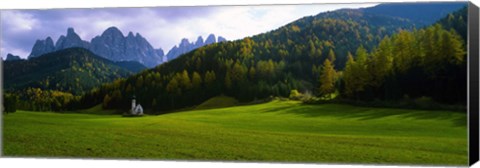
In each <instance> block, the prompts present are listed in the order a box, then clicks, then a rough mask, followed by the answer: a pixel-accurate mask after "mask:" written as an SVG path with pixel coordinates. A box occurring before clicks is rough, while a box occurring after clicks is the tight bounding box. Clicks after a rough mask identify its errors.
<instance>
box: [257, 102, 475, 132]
mask: <svg viewBox="0 0 480 168" xmlns="http://www.w3.org/2000/svg"><path fill="white" fill-rule="evenodd" d="M261 112H279V113H287V114H295V115H300V116H303V117H320V116H327V117H337V118H345V119H358V120H374V119H380V118H385V117H392V116H396V117H400V118H413V119H420V120H427V119H434V120H437V119H438V120H449V121H451V122H452V124H454V125H455V126H464V127H465V126H467V115H466V113H461V112H456V111H438V110H411V109H395V108H378V107H358V106H353V105H345V104H321V105H306V104H298V105H293V106H284V105H280V106H279V107H272V108H269V109H268V110H263V111H261Z"/></svg>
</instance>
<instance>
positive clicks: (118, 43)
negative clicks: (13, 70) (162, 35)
mask: <svg viewBox="0 0 480 168" xmlns="http://www.w3.org/2000/svg"><path fill="white" fill-rule="evenodd" d="M72 47H81V48H85V49H88V50H90V51H92V52H93V53H95V54H96V55H99V56H102V57H104V58H106V59H109V60H111V61H137V62H140V63H142V64H143V65H145V66H147V67H154V66H156V65H158V64H161V63H162V62H163V57H164V55H163V50H161V49H154V48H153V47H152V45H150V43H149V42H148V41H147V40H146V39H145V38H144V37H143V36H141V35H140V34H139V33H137V34H135V35H133V33H132V32H129V33H128V35H127V36H126V37H125V36H123V34H122V32H121V31H120V30H119V29H118V28H116V27H110V28H108V29H106V30H105V31H104V32H103V33H102V35H100V36H96V37H94V38H93V39H92V40H91V41H90V42H87V41H84V40H82V39H81V38H80V36H78V34H77V33H75V30H74V29H73V28H68V30H67V35H66V36H64V35H62V36H60V37H59V38H58V40H57V41H56V42H55V44H54V42H53V40H52V39H51V38H50V37H47V38H46V39H45V40H37V41H36V42H35V44H34V46H33V48H32V52H31V53H30V56H29V58H34V57H38V56H40V55H43V54H46V53H50V52H54V51H59V50H62V49H67V48H72Z"/></svg>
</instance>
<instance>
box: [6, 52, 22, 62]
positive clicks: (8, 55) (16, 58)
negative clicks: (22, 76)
mask: <svg viewBox="0 0 480 168" xmlns="http://www.w3.org/2000/svg"><path fill="white" fill-rule="evenodd" d="M16 60H22V58H20V56H17V55H13V54H10V53H8V54H7V58H6V59H5V61H16Z"/></svg>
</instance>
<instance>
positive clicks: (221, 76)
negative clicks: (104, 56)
mask: <svg viewBox="0 0 480 168" xmlns="http://www.w3.org/2000/svg"><path fill="white" fill-rule="evenodd" d="M461 4H463V5H466V3H461ZM377 7H378V6H377ZM379 7H382V8H385V7H383V6H379ZM389 7H390V8H391V9H392V10H395V8H396V6H395V5H390V6H389ZM372 8H376V7H372ZM459 8H461V7H459ZM459 8H458V9H459ZM368 10H369V9H341V10H336V11H331V12H325V13H320V14H318V15H315V16H308V17H304V18H301V19H298V20H296V21H294V22H291V23H289V24H287V25H285V26H282V27H280V28H278V29H275V30H272V31H269V32H266V33H262V34H259V35H255V36H252V37H246V38H244V39H241V40H236V41H229V42H223V43H215V44H211V45H207V46H204V47H200V48H197V49H195V50H192V51H190V52H187V53H185V54H183V55H181V56H179V57H178V58H176V59H174V60H171V61H169V62H167V63H164V64H161V65H159V66H157V67H155V68H153V69H149V70H146V71H142V72H141V73H139V74H136V75H134V76H131V77H129V78H127V79H125V80H119V81H117V83H116V85H119V87H118V88H134V89H103V90H100V91H98V92H96V93H90V94H87V95H85V96H84V97H83V98H82V100H84V101H83V102H85V104H84V105H85V106H86V107H88V106H93V105H96V104H99V103H101V102H99V101H94V100H101V98H102V97H104V96H107V95H109V96H111V95H112V94H113V93H114V92H121V93H122V96H123V98H120V99H117V100H115V101H111V102H109V103H108V104H106V106H105V107H107V108H117V109H118V108H124V106H123V105H124V104H128V101H129V100H128V97H130V96H132V95H133V94H135V95H136V97H137V101H138V102H140V103H142V106H143V107H144V108H145V109H146V110H147V111H148V110H151V109H153V110H154V111H168V110H172V109H178V108H184V107H191V106H194V105H198V104H199V103H201V102H203V101H205V100H208V99H209V98H211V97H214V96H218V95H222V94H223V95H228V96H232V97H235V98H236V99H237V100H239V101H242V102H248V101H253V100H256V99H257V100H258V99H263V98H267V97H270V96H282V97H288V96H289V93H290V91H291V90H298V91H300V92H302V93H305V92H310V93H314V94H319V92H320V91H319V84H320V82H319V78H320V76H321V73H323V71H324V70H323V69H324V68H323V67H324V64H326V62H327V61H326V60H327V58H328V60H330V61H329V62H333V66H330V67H333V69H334V70H335V71H339V74H341V71H344V68H345V66H346V62H347V60H348V59H347V58H352V59H360V61H358V62H359V64H360V63H362V64H364V62H367V63H371V64H372V65H374V66H370V67H373V68H375V66H377V65H379V63H382V62H386V61H378V60H381V58H382V57H380V58H377V57H378V56H377V55H380V56H383V55H382V54H378V53H376V52H379V51H378V49H376V47H377V46H379V43H380V44H382V45H381V46H382V47H384V46H385V44H383V43H386V44H390V46H388V47H392V46H394V48H395V51H396V52H394V54H395V55H398V54H403V53H404V52H398V51H401V49H399V47H397V46H400V45H405V44H404V43H405V42H404V41H403V40H409V39H410V40H411V39H412V38H413V37H415V36H412V34H411V33H409V32H410V31H414V30H415V28H421V27H420V25H421V24H422V22H420V21H416V20H410V19H407V18H401V17H397V16H389V15H384V14H375V13H372V12H365V11H368ZM438 10H443V7H438ZM421 11H422V9H419V8H417V10H416V11H415V12H417V13H419V12H421ZM429 12H433V13H437V14H438V12H436V11H434V10H429ZM439 17H440V16H439ZM429 21H431V20H429ZM432 27H433V26H432ZM432 27H430V28H429V29H428V31H426V32H429V33H435V32H441V33H442V34H444V36H445V37H447V38H451V37H452V39H449V40H452V41H455V40H456V39H455V38H453V37H455V36H454V35H452V34H450V32H448V31H445V30H443V29H441V28H439V27H438V26H435V27H433V28H432ZM417 32H418V31H417ZM419 32H422V33H423V32H425V31H419ZM446 32H448V33H446ZM416 34H419V33H416ZM405 36H408V38H407V37H405ZM390 38H392V39H394V41H393V40H392V41H390V40H389V39H390ZM210 39H211V38H210ZM424 39H426V38H424ZM415 40H417V39H415ZM197 41H202V40H197ZM205 41H209V40H208V38H207V40H205ZM427 41H428V40H427ZM381 42H382V43H381ZM431 42H435V43H439V41H438V39H434V38H433V39H432V41H431ZM204 43H206V42H204ZM412 43H413V42H412ZM418 43H420V42H418ZM422 43H424V42H423V41H422ZM188 44H191V43H190V42H188V41H187V40H182V42H181V43H180V45H179V46H183V48H185V50H187V49H188V46H190V45H188ZM392 44H393V45H392ZM457 44H458V43H457ZM442 45H445V46H447V44H446V43H443V44H442ZM388 47H387V48H388ZM457 47H459V46H457ZM174 48H176V49H177V50H180V49H179V48H180V47H177V46H175V47H174ZM446 48H448V47H446ZM457 49H458V48H457ZM171 51H172V50H171ZM386 51H391V50H386ZM456 51H458V50H456ZM368 53H372V54H368ZM168 55H169V54H167V56H168ZM349 55H354V56H352V57H349ZM370 55H376V56H375V59H376V60H371V58H365V59H368V61H363V59H362V58H364V57H370ZM357 56H360V58H357ZM398 57H402V58H403V57H404V56H403V55H402V56H398ZM397 63H399V64H401V65H402V66H406V67H408V65H410V64H412V63H408V62H407V63H405V62H402V60H400V61H398V62H397ZM362 66H364V65H362ZM395 66H396V67H397V66H399V65H395ZM364 67H367V66H364ZM397 68H398V67H397ZM362 72H363V71H362ZM376 72H378V73H380V72H381V71H376V70H375V69H369V71H368V72H366V73H365V74H368V73H372V74H375V73H376ZM455 72H459V71H456V70H455ZM398 74H401V73H400V72H398ZM411 74H414V75H415V74H422V73H418V72H415V71H412V72H411V73H409V75H411ZM451 74H453V72H452V73H451ZM408 77H410V76H404V77H403V78H399V79H396V76H395V77H392V78H393V79H389V80H394V79H395V80H402V81H408V79H409V78H408ZM415 77H416V78H415V79H427V78H428V77H424V76H415ZM430 79H432V78H430ZM345 80H346V79H342V77H341V76H340V77H339V78H338V82H336V83H334V84H332V85H333V86H336V87H339V90H340V91H339V92H340V93H341V94H343V93H344V90H342V88H344V87H345V86H344V85H345V83H344V81H345ZM145 81H155V82H145ZM372 81H373V80H372ZM430 82H431V81H430ZM399 83H400V82H399ZM404 83H408V82H404ZM411 84H413V83H411ZM108 85H110V86H112V85H113V83H111V84H108ZM372 85H373V84H372ZM413 86H416V85H415V84H413ZM390 87H392V88H395V87H397V88H400V87H401V86H395V85H392V86H390ZM110 88H113V86H112V87H110ZM375 89H378V88H375ZM405 89H407V88H406V87H405ZM132 90H134V91H132ZM378 90H386V89H384V88H381V89H378ZM431 91H438V89H437V90H434V89H433V88H432V90H431ZM438 92H439V93H441V91H438ZM404 93H409V92H406V91H405V92H404ZM374 94H375V93H373V95H374ZM389 94H392V95H393V94H394V93H389ZM395 94H396V95H395V96H397V98H398V97H400V98H402V96H404V95H402V91H401V90H398V92H395ZM452 97H453V96H452ZM378 99H382V97H379V98H378ZM125 108H128V107H125Z"/></svg>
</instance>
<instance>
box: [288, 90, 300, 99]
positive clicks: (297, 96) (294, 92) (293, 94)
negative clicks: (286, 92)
mask: <svg viewBox="0 0 480 168" xmlns="http://www.w3.org/2000/svg"><path fill="white" fill-rule="evenodd" d="M301 96H302V94H301V93H300V92H298V90H296V89H294V90H291V91H290V96H289V98H290V99H292V100H300V98H301Z"/></svg>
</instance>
